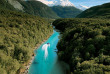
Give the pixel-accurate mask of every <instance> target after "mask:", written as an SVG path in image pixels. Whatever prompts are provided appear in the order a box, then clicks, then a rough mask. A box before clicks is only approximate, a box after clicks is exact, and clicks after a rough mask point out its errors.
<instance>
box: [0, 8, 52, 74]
mask: <svg viewBox="0 0 110 74" xmlns="http://www.w3.org/2000/svg"><path fill="white" fill-rule="evenodd" d="M52 33H53V29H52V26H50V22H49V20H48V19H45V18H41V17H37V16H32V15H29V14H25V13H21V12H17V11H10V10H5V9H1V8H0V74H16V73H18V74H19V72H20V70H21V69H24V65H25V64H26V63H27V62H28V61H29V60H30V57H32V54H33V53H34V52H33V51H34V47H35V46H36V45H37V44H41V43H42V42H43V41H44V40H46V39H47V38H48V37H49V36H50V35H51V34H52Z"/></svg>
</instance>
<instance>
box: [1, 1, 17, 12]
mask: <svg viewBox="0 0 110 74" xmlns="http://www.w3.org/2000/svg"><path fill="white" fill-rule="evenodd" d="M0 9H9V10H15V8H14V7H13V6H12V5H11V4H10V3H8V1H7V0H0Z"/></svg>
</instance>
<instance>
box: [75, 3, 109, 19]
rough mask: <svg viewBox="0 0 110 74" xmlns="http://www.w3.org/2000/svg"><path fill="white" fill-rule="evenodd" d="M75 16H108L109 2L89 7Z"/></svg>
mask: <svg viewBox="0 0 110 74" xmlns="http://www.w3.org/2000/svg"><path fill="white" fill-rule="evenodd" d="M77 17H79V18H91V17H94V18H110V3H106V4H103V5H99V6H94V7H91V8H89V9H87V10H85V11H84V12H82V13H81V14H79V15H78V16H77Z"/></svg>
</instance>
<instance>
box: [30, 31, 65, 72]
mask: <svg viewBox="0 0 110 74" xmlns="http://www.w3.org/2000/svg"><path fill="white" fill-rule="evenodd" d="M58 36H59V33H58V32H56V31H55V30H54V33H53V34H52V35H51V36H50V38H49V39H48V40H47V41H46V42H44V43H43V44H42V45H41V46H40V47H39V48H38V49H36V50H35V54H36V56H35V58H34V60H33V62H32V64H31V66H30V68H29V73H28V74H64V73H63V70H62V68H61V66H60V64H58V56H57V53H56V52H55V49H57V48H56V46H57V43H58V41H59V38H58ZM46 43H50V47H49V48H48V56H47V58H46V59H45V55H44V51H43V50H42V46H43V45H44V44H46Z"/></svg>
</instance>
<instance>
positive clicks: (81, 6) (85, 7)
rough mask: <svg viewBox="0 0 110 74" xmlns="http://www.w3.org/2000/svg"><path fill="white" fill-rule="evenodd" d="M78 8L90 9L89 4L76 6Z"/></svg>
mask: <svg viewBox="0 0 110 74" xmlns="http://www.w3.org/2000/svg"><path fill="white" fill-rule="evenodd" d="M76 7H77V8H78V9H80V10H83V11H84V10H86V9H88V8H89V7H87V6H84V5H79V6H76Z"/></svg>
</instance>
